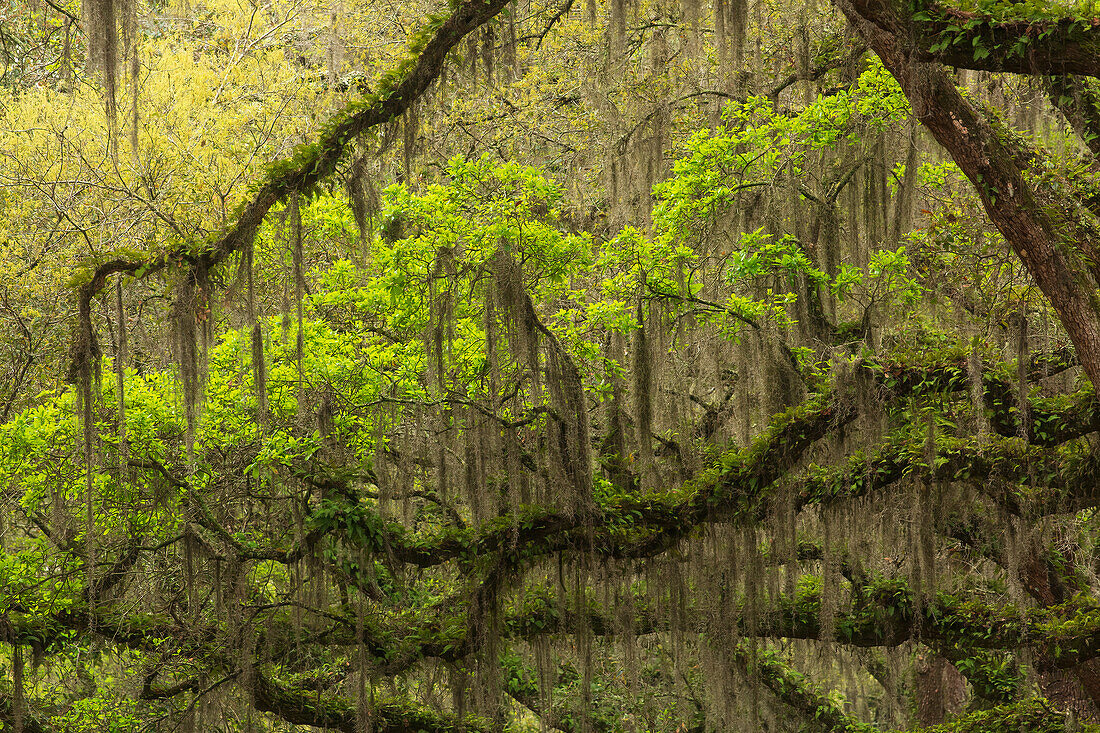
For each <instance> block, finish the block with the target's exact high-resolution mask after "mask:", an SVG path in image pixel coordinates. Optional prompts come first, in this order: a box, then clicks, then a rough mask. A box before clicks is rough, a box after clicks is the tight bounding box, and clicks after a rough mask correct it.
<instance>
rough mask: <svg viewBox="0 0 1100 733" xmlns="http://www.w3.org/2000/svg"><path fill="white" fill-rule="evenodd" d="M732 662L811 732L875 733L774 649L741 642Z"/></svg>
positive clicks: (735, 650) (732, 657) (734, 651)
mask: <svg viewBox="0 0 1100 733" xmlns="http://www.w3.org/2000/svg"><path fill="white" fill-rule="evenodd" d="M731 659H732V661H733V663H734V664H736V665H737V666H739V667H740V668H741V669H742V671H743V672H744V673H746V674H749V675H752V676H754V677H755V678H756V679H757V680H759V682H760V684H762V685H763V686H764V687H765V688H767V689H768V691H770V692H771V693H772V694H773V695H775V697H776V699H778V700H779V701H780V702H782V703H784V704H786V705H789V706H790V707H792V708H794V709H795V710H797V711H799V712H800V713H801V714H802V715H803V716H804V717H805V718H806V719H807V720H808V721H809V722H810V725H811V726H812V730H819V731H827V732H828V733H873V732H874V731H876V730H878V729H877V728H875V727H874V726H873V725H871V724H869V723H865V722H863V721H860V720H859V719H857V718H855V717H853V716H851V715H849V714H848V713H846V712H844V709H843V708H842V707H841V706H840V705H838V704H837V703H836V701H835V700H833V699H832V698H830V697H829V696H828V695H826V694H823V693H822V692H821V691H820V690H819V689H818V688H817V686H816V685H814V684H813V683H812V682H811V681H810V679H809V678H808V677H806V675H804V674H802V673H800V672H798V671H796V670H795V669H794V668H792V667H791V666H790V665H788V664H787V663H786V662H784V661H783V660H782V659H781V658H780V656H779V655H778V654H777V653H775V652H774V651H771V650H761V649H756V648H754V647H753V646H752V645H750V644H747V643H746V642H743V641H742V642H739V643H738V644H737V645H736V646H735V647H734V648H733V650H732V651H731Z"/></svg>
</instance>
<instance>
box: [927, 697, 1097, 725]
mask: <svg viewBox="0 0 1100 733" xmlns="http://www.w3.org/2000/svg"><path fill="white" fill-rule="evenodd" d="M1077 730H1081V731H1084V730H1092V731H1095V730H1096V726H1091V725H1089V726H1083V727H1080V728H1078V729H1077ZM1020 731H1027V732H1028V733H1069V732H1068V730H1067V728H1066V714H1065V713H1063V712H1061V711H1060V710H1057V709H1056V708H1054V707H1053V706H1052V705H1051V704H1050V703H1048V702H1047V701H1046V700H1044V699H1042V698H1029V699H1027V700H1024V701H1022V702H1018V703H1014V704H1011V705H1001V706H999V707H995V708H992V709H990V710H982V711H980V712H976V713H971V714H969V715H964V716H962V717H960V718H958V719H957V720H955V721H953V722H951V723H947V724H944V725H937V726H934V727H932V728H921V729H919V730H914V731H913V733H1020Z"/></svg>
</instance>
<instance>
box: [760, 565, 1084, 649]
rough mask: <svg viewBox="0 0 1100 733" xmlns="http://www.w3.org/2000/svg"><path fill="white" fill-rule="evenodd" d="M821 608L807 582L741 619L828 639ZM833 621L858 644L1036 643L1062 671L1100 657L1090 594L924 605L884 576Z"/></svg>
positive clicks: (771, 630) (844, 639)
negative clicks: (1031, 603) (1037, 604)
mask: <svg viewBox="0 0 1100 733" xmlns="http://www.w3.org/2000/svg"><path fill="white" fill-rule="evenodd" d="M820 611H821V593H820V590H819V589H817V588H816V587H814V586H813V585H805V586H804V587H803V589H802V591H801V592H800V593H799V594H798V596H796V597H795V598H786V597H784V598H781V599H780V600H779V602H778V604H777V607H776V608H775V609H774V610H773V611H772V612H771V613H769V614H767V615H766V616H765V617H764V618H762V619H760V620H759V622H758V623H757V624H755V625H754V626H755V628H750V625H749V624H747V623H742V628H741V633H742V634H743V635H745V636H752V635H758V636H761V637H765V638H791V639H821V638H823V630H822V628H821V626H820ZM834 626H835V638H836V640H837V641H838V642H841V643H844V644H849V645H852V646H858V647H876V646H898V645H899V644H903V643H905V642H908V641H921V642H924V643H926V644H928V645H929V646H932V647H933V648H935V649H944V650H948V651H949V653H951V654H952V656H955V657H957V658H961V657H962V656H964V655H965V654H966V652H967V651H968V650H979V649H1003V650H1018V649H1025V648H1032V649H1035V650H1038V651H1041V652H1044V653H1047V654H1049V655H1050V657H1049V658H1050V660H1051V665H1052V666H1055V667H1059V668H1063V669H1065V668H1072V667H1075V666H1076V665H1078V664H1080V663H1082V662H1083V661H1085V660H1087V659H1094V658H1096V657H1097V656H1100V606H1097V605H1096V603H1095V602H1093V601H1092V600H1090V599H1088V598H1086V597H1084V596H1080V597H1077V598H1075V599H1073V600H1071V601H1068V602H1066V603H1063V604H1059V605H1056V606H1049V607H1045V608H1033V609H1025V610H1021V609H1016V608H1013V607H1006V606H1003V605H991V604H987V603H984V602H982V601H981V600H980V599H977V598H963V597H960V596H954V595H949V594H940V595H938V596H937V597H936V598H934V599H932V600H929V601H927V602H924V603H918V602H917V599H916V598H915V597H914V595H913V593H912V590H911V589H910V588H909V586H908V583H907V582H906V581H904V580H902V579H890V580H880V581H876V582H874V583H872V584H870V585H868V586H865V587H863V588H861V589H860V591H859V592H858V593H855V594H853V600H852V603H851V606H850V608H848V609H845V610H843V611H842V612H840V613H838V614H837V615H836V619H835V624H834ZM950 650H954V651H950Z"/></svg>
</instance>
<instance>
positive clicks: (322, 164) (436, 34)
mask: <svg viewBox="0 0 1100 733" xmlns="http://www.w3.org/2000/svg"><path fill="white" fill-rule="evenodd" d="M510 1H511V0H467V2H463V3H459V4H457V5H454V6H453V7H454V10H453V12H452V13H451V15H450V16H449V17H447V18H446V19H444V20H442V21H440V19H432V20H430V22H429V23H428V24H427V25H426V26H425V27H424V28H422V29H421V31H420V33H419V35H417V36H416V37H415V38H414V39H413V41H412V43H411V44H410V49H409V51H410V53H411V54H412V56H411V57H410V58H407V59H406V60H405V61H404V62H403V63H402V64H401V65H400V66H399V67H397V68H396V69H394V70H392V71H391V72H390V73H389V75H388V76H387V77H385V78H384V79H383V81H382V86H381V89H380V90H379V92H378V93H377V94H374V95H372V96H370V97H367V98H364V99H361V100H357V101H354V102H352V103H350V104H349V105H347V106H346V107H344V108H343V109H342V110H340V111H339V112H337V113H336V114H335V115H333V116H332V118H330V119H329V121H328V122H327V123H326V124H325V125H324V126H323V127H322V129H321V131H320V134H319V136H318V139H317V141H316V142H314V143H312V144H308V145H301V146H299V147H298V148H296V149H295V151H294V154H293V155H292V156H291V157H290V158H287V159H283V160H280V161H277V162H275V163H273V164H272V165H270V166H269V167H268V169H267V171H266V173H265V176H264V178H263V179H262V180H261V181H260V182H259V183H258V184H257V185H256V186H255V187H254V189H253V190H254V193H253V195H252V198H251V199H250V200H248V201H246V202H244V204H243V205H242V206H241V207H240V208H239V210H238V215H237V218H236V221H235V222H234V223H233V224H232V226H231V227H230V228H229V229H228V230H227V231H225V232H224V233H222V234H221V235H220V236H219V237H217V238H216V239H214V240H213V241H211V242H210V243H208V244H206V245H204V246H200V247H199V248H197V249H196V248H195V246H194V245H191V244H188V243H185V244H183V245H181V246H180V247H179V248H178V249H177V250H174V251H169V252H164V253H160V254H155V255H144V254H140V253H135V254H134V256H122V257H117V258H115V259H112V260H109V261H106V262H92V263H88V264H87V269H86V271H85V272H84V273H82V274H81V275H79V276H78V277H77V278H76V281H75V282H74V283H73V284H74V286H75V289H76V298H77V304H78V312H79V319H80V323H81V328H82V330H83V331H84V337H83V338H78V339H76V340H75V341H74V346H73V353H72V364H73V366H72V369H71V381H76V379H77V377H78V375H79V374H80V373H82V370H83V366H82V365H84V364H87V363H89V362H90V361H91V360H92V358H93V356H94V353H95V348H96V347H95V339H94V331H93V330H92V326H91V301H92V299H93V298H94V297H95V296H96V295H97V294H98V293H99V292H100V291H101V290H102V289H103V288H104V287H105V286H106V284H107V279H108V278H109V277H110V276H111V275H114V274H118V273H125V274H129V275H132V276H134V277H144V276H146V275H148V274H151V273H152V272H155V271H158V270H161V269H163V268H164V267H166V266H167V265H168V264H169V263H174V262H175V263H187V264H188V265H189V266H190V267H191V269H192V271H193V272H199V273H205V272H208V271H209V270H211V269H212V268H213V267H215V266H216V265H218V264H219V263H221V262H223V261H224V260H225V259H226V258H228V257H229V256H230V255H232V254H233V253H234V252H236V251H238V250H239V249H240V248H241V247H242V246H244V245H245V244H247V243H248V242H251V241H252V239H253V238H254V237H255V234H256V231H257V230H258V229H259V227H260V225H261V224H262V223H263V220H264V217H265V216H267V213H268V212H269V211H270V210H271V208H272V207H273V206H275V205H276V204H277V203H278V202H280V201H283V200H285V199H286V197H287V196H289V195H290V194H292V193H308V192H309V191H311V190H312V189H313V187H315V186H316V185H317V184H318V183H319V182H321V181H322V180H324V179H325V178H327V177H328V176H330V175H331V174H332V173H333V172H334V171H335V170H336V165H337V163H338V162H339V160H340V158H341V156H342V155H343V154H344V151H345V150H346V149H347V148H348V146H349V145H351V144H352V143H353V142H354V141H355V139H356V137H357V136H358V135H360V134H361V133H363V132H364V131H366V130H369V129H371V128H373V127H376V126H378V125H381V124H384V123H386V122H388V121H390V120H393V119H396V118H398V117H400V116H401V115H402V114H404V113H405V112H406V111H407V110H408V109H409V107H410V106H411V105H412V104H413V103H414V102H415V101H416V100H417V99H419V98H420V96H421V95H423V93H424V92H425V91H426V90H427V89H428V87H429V86H430V85H431V83H432V82H433V81H435V79H436V78H437V77H438V76H439V74H440V72H441V71H442V69H443V65H444V63H445V61H446V57H447V54H448V53H449V52H450V50H451V49H452V48H454V47H455V46H456V45H457V44H458V42H459V41H461V40H462V39H463V38H464V37H465V36H466V35H468V34H469V33H470V32H471V31H473V30H475V29H477V28H478V27H480V26H481V25H483V24H485V23H486V22H488V21H489V20H491V19H492V18H493V17H494V16H496V15H497V14H498V13H500V11H502V10H503V9H504V8H505V7H507V5H508V3H509V2H510Z"/></svg>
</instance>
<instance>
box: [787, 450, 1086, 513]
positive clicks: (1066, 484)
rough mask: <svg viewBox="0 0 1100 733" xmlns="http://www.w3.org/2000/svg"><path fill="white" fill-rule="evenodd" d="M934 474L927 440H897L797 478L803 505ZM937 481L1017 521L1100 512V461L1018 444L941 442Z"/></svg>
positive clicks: (800, 504)
mask: <svg viewBox="0 0 1100 733" xmlns="http://www.w3.org/2000/svg"><path fill="white" fill-rule="evenodd" d="M927 474H928V466H927V464H926V458H925V455H924V441H923V438H916V437H906V436H892V437H890V438H888V439H887V440H886V441H885V442H884V443H883V444H881V445H880V446H878V448H876V449H875V450H873V451H869V452H867V453H859V454H856V455H855V456H853V457H852V458H851V459H849V461H848V464H847V465H846V466H841V467H820V466H811V467H810V468H809V469H807V470H806V471H805V472H804V473H803V474H802V476H800V477H799V479H798V480H799V482H800V493H799V497H798V498H797V499H796V504H797V506H798V507H803V506H805V505H807V504H810V503H818V502H821V503H828V502H830V501H835V500H838V499H845V498H854V497H858V496H865V495H867V494H870V493H874V492H877V491H881V490H882V489H885V488H887V487H888V486H890V485H892V484H893V483H895V482H897V481H899V480H901V479H903V478H905V477H907V476H911V475H917V476H923V475H927ZM933 476H934V477H935V478H936V479H937V480H939V481H941V482H951V481H969V482H971V483H974V484H975V485H978V486H980V487H981V489H982V491H983V493H984V494H985V495H986V496H987V497H988V498H989V499H990V500H991V501H993V502H995V503H996V504H997V505H999V506H1000V507H1002V508H1003V509H1005V510H1006V511H1008V512H1010V513H1012V514H1016V515H1018V516H1023V515H1025V514H1027V515H1029V516H1041V515H1047V514H1063V513H1067V512H1074V511H1079V510H1081V509H1089V508H1093V507H1096V506H1100V486H1098V485H1097V481H1098V479H1100V463H1098V462H1097V460H1096V459H1095V458H1093V457H1091V456H1086V457H1083V458H1080V457H1073V456H1068V457H1067V456H1065V455H1062V454H1060V453H1059V452H1058V451H1056V450H1053V449H1050V448H1043V447H1039V446H1032V445H1029V444H1028V443H1026V442H1024V441H1023V440H1021V439H1019V438H1003V437H1000V436H994V437H990V438H987V439H985V440H979V439H977V438H973V439H957V438H941V439H940V440H938V441H937V442H936V458H935V467H934V473H933ZM991 478H993V479H997V480H996V481H989V480H988V479H991ZM1024 486H1026V487H1027V488H1023V487H1024Z"/></svg>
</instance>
